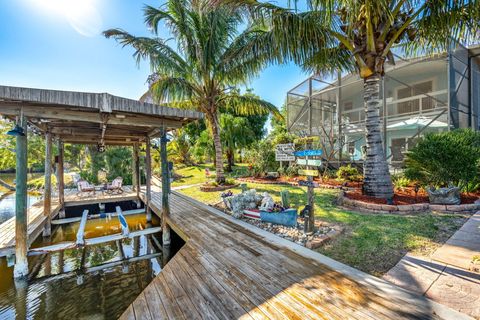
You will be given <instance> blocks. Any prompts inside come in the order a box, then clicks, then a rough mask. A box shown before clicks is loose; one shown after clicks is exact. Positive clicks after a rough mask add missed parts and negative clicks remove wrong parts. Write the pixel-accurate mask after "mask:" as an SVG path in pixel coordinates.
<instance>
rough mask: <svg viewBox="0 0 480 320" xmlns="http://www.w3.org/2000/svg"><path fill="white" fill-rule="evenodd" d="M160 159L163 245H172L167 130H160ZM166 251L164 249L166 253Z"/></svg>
mask: <svg viewBox="0 0 480 320" xmlns="http://www.w3.org/2000/svg"><path fill="white" fill-rule="evenodd" d="M160 134H161V137H160V160H161V166H162V240H163V247H169V246H170V227H169V226H168V224H167V219H166V218H167V217H168V216H169V215H170V204H169V201H168V195H169V193H170V175H169V174H168V159H167V141H168V140H167V130H166V129H164V128H162V129H161V131H160ZM165 252H166V251H164V253H165Z"/></svg>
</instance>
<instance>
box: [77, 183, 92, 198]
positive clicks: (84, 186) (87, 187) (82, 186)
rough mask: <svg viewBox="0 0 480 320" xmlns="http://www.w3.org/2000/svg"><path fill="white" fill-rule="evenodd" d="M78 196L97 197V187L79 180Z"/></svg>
mask: <svg viewBox="0 0 480 320" xmlns="http://www.w3.org/2000/svg"><path fill="white" fill-rule="evenodd" d="M77 189H78V192H77V196H79V197H81V196H83V195H85V196H94V195H95V186H93V185H91V184H90V183H88V182H87V181H85V180H78V182H77Z"/></svg>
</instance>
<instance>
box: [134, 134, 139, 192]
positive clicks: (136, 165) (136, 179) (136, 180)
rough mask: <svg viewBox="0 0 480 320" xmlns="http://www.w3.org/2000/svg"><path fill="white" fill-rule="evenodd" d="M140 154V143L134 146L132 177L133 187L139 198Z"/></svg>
mask: <svg viewBox="0 0 480 320" xmlns="http://www.w3.org/2000/svg"><path fill="white" fill-rule="evenodd" d="M138 154H139V152H138V143H135V144H134V145H133V176H132V185H133V190H134V191H136V192H137V197H138V196H139V193H140V159H139V155H138Z"/></svg>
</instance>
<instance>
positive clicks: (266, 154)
mask: <svg viewBox="0 0 480 320" xmlns="http://www.w3.org/2000/svg"><path fill="white" fill-rule="evenodd" d="M245 159H246V160H247V161H248V163H251V164H252V167H253V168H252V169H253V171H254V174H255V175H262V174H264V173H266V172H274V171H277V170H278V167H279V163H278V162H277V161H275V149H274V146H273V145H272V143H271V142H270V140H268V139H266V140H262V141H259V142H258V143H256V144H255V145H254V146H253V147H252V148H250V149H249V150H247V152H246V155H245Z"/></svg>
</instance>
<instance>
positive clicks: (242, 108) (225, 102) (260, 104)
mask: <svg viewBox="0 0 480 320" xmlns="http://www.w3.org/2000/svg"><path fill="white" fill-rule="evenodd" d="M219 103H220V105H221V106H222V107H223V108H224V109H225V110H229V111H231V112H233V113H235V114H237V115H239V116H251V115H257V114H269V113H270V114H272V115H273V116H274V117H275V118H277V119H282V118H283V117H282V115H281V114H280V112H279V111H278V109H277V107H275V106H274V105H273V104H271V103H270V102H268V101H265V100H262V99H260V98H257V97H256V96H254V95H252V94H244V95H241V94H238V93H236V92H234V93H230V94H225V95H224V96H223V97H222V98H221V101H219Z"/></svg>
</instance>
